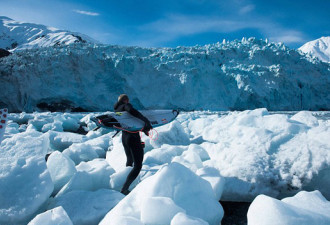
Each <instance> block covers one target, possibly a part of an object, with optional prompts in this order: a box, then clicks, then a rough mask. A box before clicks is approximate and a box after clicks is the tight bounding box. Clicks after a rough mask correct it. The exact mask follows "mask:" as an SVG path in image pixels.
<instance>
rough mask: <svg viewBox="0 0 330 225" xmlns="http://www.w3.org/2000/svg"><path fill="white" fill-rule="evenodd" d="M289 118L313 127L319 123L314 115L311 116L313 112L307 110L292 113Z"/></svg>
mask: <svg viewBox="0 0 330 225" xmlns="http://www.w3.org/2000/svg"><path fill="white" fill-rule="evenodd" d="M290 119H291V120H295V121H298V122H300V123H303V124H306V125H307V126H310V127H315V126H318V125H319V122H318V121H317V119H316V117H315V116H313V114H312V113H311V112H309V111H300V112H298V113H297V114H295V115H293V116H292V117H291V118H290Z"/></svg>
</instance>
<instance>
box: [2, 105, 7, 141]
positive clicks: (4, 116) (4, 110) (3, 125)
mask: <svg viewBox="0 0 330 225" xmlns="http://www.w3.org/2000/svg"><path fill="white" fill-rule="evenodd" d="M7 120H8V109H0V144H1V141H2V138H3V135H4V133H5V129H6V124H7Z"/></svg>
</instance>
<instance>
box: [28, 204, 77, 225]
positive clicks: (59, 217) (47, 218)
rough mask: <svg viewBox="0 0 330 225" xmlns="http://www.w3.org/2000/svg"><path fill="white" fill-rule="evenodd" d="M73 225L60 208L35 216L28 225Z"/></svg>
mask: <svg viewBox="0 0 330 225" xmlns="http://www.w3.org/2000/svg"><path fill="white" fill-rule="evenodd" d="M41 224H42V225H54V224H56V225H73V224H72V221H71V220H70V218H69V216H68V214H67V213H66V212H65V210H64V209H63V207H62V206H59V207H56V208H54V209H50V210H48V211H46V212H44V213H41V214H39V215H37V216H36V217H35V218H34V219H33V220H31V221H30V222H29V223H28V225H41Z"/></svg>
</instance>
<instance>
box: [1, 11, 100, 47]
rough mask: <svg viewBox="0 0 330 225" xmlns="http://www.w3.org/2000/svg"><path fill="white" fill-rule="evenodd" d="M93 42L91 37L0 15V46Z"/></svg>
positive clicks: (37, 45)
mask: <svg viewBox="0 0 330 225" xmlns="http://www.w3.org/2000/svg"><path fill="white" fill-rule="evenodd" d="M77 42H81V43H95V42H96V41H95V40H93V39H92V38H90V37H88V36H86V35H83V34H80V33H76V32H70V31H65V30H59V29H56V28H53V27H47V26H44V25H39V24H33V23H25V22H17V21H15V20H12V19H10V18H8V17H4V16H0V48H3V49H6V50H21V49H26V48H28V49H29V48H36V47H48V46H54V45H68V44H72V43H77Z"/></svg>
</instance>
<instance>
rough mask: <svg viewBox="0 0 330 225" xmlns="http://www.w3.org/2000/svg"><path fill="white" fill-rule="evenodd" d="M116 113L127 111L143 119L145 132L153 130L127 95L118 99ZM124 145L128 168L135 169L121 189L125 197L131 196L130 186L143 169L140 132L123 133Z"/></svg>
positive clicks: (115, 106) (115, 107)
mask: <svg viewBox="0 0 330 225" xmlns="http://www.w3.org/2000/svg"><path fill="white" fill-rule="evenodd" d="M114 110H115V112H123V111H126V112H128V113H130V114H131V115H133V116H135V117H137V118H139V119H141V120H142V121H143V122H144V123H145V126H144V128H143V132H144V133H145V134H146V135H148V132H149V131H150V130H151V129H152V126H151V124H150V121H149V120H148V119H147V118H146V117H144V116H143V115H142V114H141V113H140V112H139V111H138V110H136V109H134V107H133V106H132V104H130V103H129V98H128V96H127V95H126V94H122V95H120V96H119V97H118V102H117V103H116V104H115V105H114ZM122 143H123V146H124V149H125V154H126V159H127V161H126V166H133V169H132V170H131V172H130V173H129V174H128V176H127V178H126V181H125V183H124V185H123V187H122V189H121V193H122V194H124V195H127V194H129V192H130V191H129V186H130V185H131V184H132V182H133V181H134V180H135V179H136V177H137V176H138V175H139V173H140V171H141V169H142V161H143V155H144V150H143V146H142V143H141V137H140V134H139V132H136V133H132V132H127V131H123V132H122Z"/></svg>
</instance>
